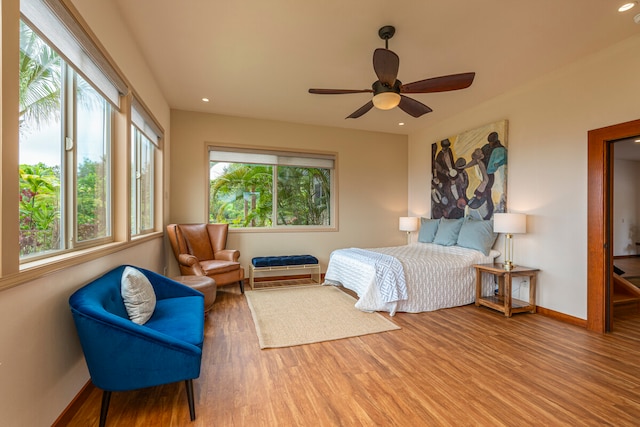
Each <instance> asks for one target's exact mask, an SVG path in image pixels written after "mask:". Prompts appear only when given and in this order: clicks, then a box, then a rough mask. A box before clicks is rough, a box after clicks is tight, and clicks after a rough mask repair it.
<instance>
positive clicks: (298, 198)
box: [209, 147, 335, 228]
mask: <svg viewBox="0 0 640 427" xmlns="http://www.w3.org/2000/svg"><path fill="white" fill-rule="evenodd" d="M334 165H335V156H334V155H331V154H310V153H291V152H278V151H266V150H265V151H262V150H243V149H231V148H225V147H209V222H223V223H228V224H229V225H230V227H233V228H290V227H305V228H307V227H324V228H326V227H334V226H335V215H334V213H333V212H334V211H335V210H334V200H333V193H334V192H333V185H334V174H335V169H334Z"/></svg>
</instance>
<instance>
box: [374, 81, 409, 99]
mask: <svg viewBox="0 0 640 427" xmlns="http://www.w3.org/2000/svg"><path fill="white" fill-rule="evenodd" d="M400 86H402V82H401V81H400V80H398V79H396V82H395V83H394V84H393V86H389V85H386V84H384V83H380V80H376V81H375V82H374V83H373V84H372V85H371V88H372V89H373V95H374V96H375V95H377V94H379V93H384V92H395V93H400Z"/></svg>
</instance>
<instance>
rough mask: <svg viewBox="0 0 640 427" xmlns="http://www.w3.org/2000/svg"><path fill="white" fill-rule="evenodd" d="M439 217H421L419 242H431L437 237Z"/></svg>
mask: <svg viewBox="0 0 640 427" xmlns="http://www.w3.org/2000/svg"><path fill="white" fill-rule="evenodd" d="M438 222H439V220H437V219H429V218H420V232H419V233H418V242H421V243H431V242H433V239H434V237H436V231H438Z"/></svg>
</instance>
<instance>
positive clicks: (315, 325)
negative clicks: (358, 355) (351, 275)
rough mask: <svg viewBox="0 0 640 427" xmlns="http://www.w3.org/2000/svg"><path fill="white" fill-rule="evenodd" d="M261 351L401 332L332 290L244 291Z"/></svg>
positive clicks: (394, 325)
mask: <svg viewBox="0 0 640 427" xmlns="http://www.w3.org/2000/svg"><path fill="white" fill-rule="evenodd" d="M245 296H246V298H247V302H248V303H249V308H250V309H251V315H252V316H253V323H254V324H255V326H256V333H257V334H258V341H259V343H260V348H276V347H291V346H296V345H302V344H310V343H315V342H321V341H331V340H337V339H341V338H348V337H356V336H360V335H367V334H375V333H378V332H384V331H391V330H394V329H400V327H399V326H397V325H396V324H395V323H393V322H391V321H390V320H388V319H385V318H384V317H382V316H381V315H380V314H378V313H365V312H363V311H360V310H358V309H356V308H355V307H354V304H355V303H356V300H355V299H354V298H353V297H351V296H350V295H347V294H346V293H344V292H343V291H341V290H340V289H338V288H336V287H334V286H322V285H315V286H296V287H282V288H272V289H261V290H255V291H246V292H245Z"/></svg>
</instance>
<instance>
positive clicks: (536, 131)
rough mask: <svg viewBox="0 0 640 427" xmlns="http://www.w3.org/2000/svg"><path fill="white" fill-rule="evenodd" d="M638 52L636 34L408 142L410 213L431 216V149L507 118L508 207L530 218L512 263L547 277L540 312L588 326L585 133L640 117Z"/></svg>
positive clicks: (541, 291)
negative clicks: (548, 311) (581, 321)
mask: <svg viewBox="0 0 640 427" xmlns="http://www.w3.org/2000/svg"><path fill="white" fill-rule="evenodd" d="M638 51H640V36H635V37H632V38H630V39H628V40H626V41H623V42H621V43H619V44H617V45H615V46H612V47H610V48H608V49H606V50H604V51H602V52H599V53H598V54H595V55H593V56H590V57H588V58H586V59H583V60H581V61H579V62H576V63H573V64H571V65H569V66H567V67H565V68H562V69H559V70H557V71H555V72H553V73H551V74H549V75H546V76H543V77H541V78H539V79H538V80H536V81H534V82H531V83H530V84H527V85H525V86H523V87H520V88H519V89H517V90H514V91H511V92H509V93H506V94H504V95H502V96H499V97H497V98H495V99H493V100H491V101H489V102H486V103H484V104H483V105H481V106H479V107H477V108H474V109H472V110H470V111H467V112H465V113H462V114H460V115H457V116H455V117H451V118H448V119H446V120H443V121H441V122H439V123H429V127H428V128H427V129H425V130H424V131H422V132H417V133H415V134H413V135H410V137H409V211H410V213H412V214H415V215H424V214H427V215H428V213H429V211H430V204H429V203H430V202H429V188H428V185H427V183H429V180H430V175H429V173H430V172H429V171H430V169H431V167H430V166H431V165H430V162H431V160H430V153H431V152H430V147H431V143H433V142H435V141H439V140H440V139H441V138H443V137H446V136H449V135H451V134H456V133H459V132H461V131H465V130H468V129H473V128H475V127H478V126H481V125H484V124H486V123H490V122H493V121H496V120H501V119H508V120H509V138H508V161H509V170H508V196H507V197H508V199H507V203H508V209H509V210H510V211H513V212H524V213H527V214H528V215H529V218H528V224H527V228H528V233H527V234H526V235H517V236H515V247H516V253H515V261H516V262H517V263H520V264H522V265H526V266H531V267H537V268H540V269H541V272H540V275H539V280H538V288H537V302H538V304H539V305H540V306H542V307H545V308H548V309H551V310H555V311H558V312H561V313H565V314H568V315H570V316H575V317H577V318H581V319H586V312H587V278H586V274H587V173H588V171H587V132H588V131H589V130H591V129H597V128H600V127H604V126H608V125H612V124H616V123H621V122H626V121H630V120H634V119H638V118H639V116H640V112H639V111H638V106H637V97H636V96H635V94H637V93H640V80H639V79H638V78H637V76H638V74H639V73H640V56H639V55H637V52H638ZM490 78H491V76H482V75H478V76H477V77H476V82H475V83H474V84H481V82H482V79H490Z"/></svg>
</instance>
